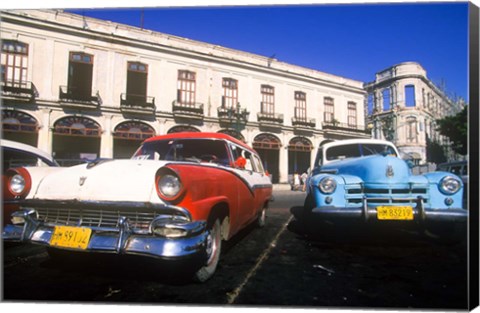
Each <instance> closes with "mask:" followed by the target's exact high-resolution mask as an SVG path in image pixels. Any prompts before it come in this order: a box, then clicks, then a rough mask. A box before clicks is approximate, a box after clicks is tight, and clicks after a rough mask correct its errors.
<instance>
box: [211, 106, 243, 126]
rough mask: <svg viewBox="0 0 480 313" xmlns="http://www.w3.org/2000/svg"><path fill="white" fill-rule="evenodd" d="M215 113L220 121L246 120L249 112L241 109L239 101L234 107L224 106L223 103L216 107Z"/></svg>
mask: <svg viewBox="0 0 480 313" xmlns="http://www.w3.org/2000/svg"><path fill="white" fill-rule="evenodd" d="M217 115H218V118H219V119H220V121H222V122H230V123H232V122H237V121H238V122H247V121H248V117H249V116H250V112H249V111H247V109H242V108H241V106H240V103H237V105H236V107H230V108H229V107H226V106H224V105H222V106H220V107H218V108H217Z"/></svg>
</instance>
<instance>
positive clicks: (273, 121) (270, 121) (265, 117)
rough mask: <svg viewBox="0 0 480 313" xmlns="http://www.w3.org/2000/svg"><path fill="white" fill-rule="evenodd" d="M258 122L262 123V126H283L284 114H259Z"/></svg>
mask: <svg viewBox="0 0 480 313" xmlns="http://www.w3.org/2000/svg"><path fill="white" fill-rule="evenodd" d="M257 120H258V122H259V123H260V126H270V127H271V126H275V127H278V126H282V125H283V114H280V113H264V112H259V113H257Z"/></svg>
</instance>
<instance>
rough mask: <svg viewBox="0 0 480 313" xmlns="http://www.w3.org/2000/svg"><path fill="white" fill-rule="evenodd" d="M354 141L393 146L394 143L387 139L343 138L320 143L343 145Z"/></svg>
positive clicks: (330, 145) (329, 145)
mask: <svg viewBox="0 0 480 313" xmlns="http://www.w3.org/2000/svg"><path fill="white" fill-rule="evenodd" d="M354 143H373V144H384V145H390V146H394V147H395V145H394V144H393V143H392V142H390V141H387V140H381V139H344V140H336V141H330V142H327V143H325V144H323V145H322V147H327V148H328V147H332V146H343V145H347V144H354Z"/></svg>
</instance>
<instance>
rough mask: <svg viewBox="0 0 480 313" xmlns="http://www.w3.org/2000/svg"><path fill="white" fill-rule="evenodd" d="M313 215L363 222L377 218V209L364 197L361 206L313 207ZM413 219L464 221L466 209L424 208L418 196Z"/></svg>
mask: <svg viewBox="0 0 480 313" xmlns="http://www.w3.org/2000/svg"><path fill="white" fill-rule="evenodd" d="M311 213H312V214H313V215H314V216H318V217H322V218H325V219H351V220H364V221H365V222H368V221H373V220H377V209H376V208H375V207H369V206H368V205H367V201H366V199H364V201H363V204H362V206H361V207H328V206H323V207H315V208H313V210H312V211H311ZM413 215H414V220H415V221H417V222H422V223H423V222H466V221H467V219H468V211H467V210H465V209H462V208H448V209H431V208H425V207H424V204H423V201H422V199H421V198H419V199H418V200H417V201H416V207H414V208H413Z"/></svg>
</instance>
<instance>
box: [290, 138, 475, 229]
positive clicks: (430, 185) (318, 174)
mask: <svg viewBox="0 0 480 313" xmlns="http://www.w3.org/2000/svg"><path fill="white" fill-rule="evenodd" d="M462 193H463V183H462V180H461V178H459V177H458V176H456V175H454V174H452V173H448V172H430V173H425V174H423V175H412V174H411V169H410V166H409V164H408V163H407V162H406V161H404V160H402V159H401V158H400V157H399V152H398V150H397V148H396V147H395V146H394V145H393V144H392V143H391V142H388V141H382V140H373V139H365V140H364V139H352V140H343V141H335V142H330V143H326V144H325V145H322V146H321V147H320V148H319V149H318V153H317V157H316V160H315V164H314V169H313V171H312V175H311V176H310V177H309V179H308V183H307V196H306V199H305V204H304V207H303V208H301V209H299V208H294V209H292V213H293V214H294V215H295V217H296V218H297V219H298V220H303V221H307V222H311V221H315V218H319V219H320V220H324V221H325V220H328V221H332V222H334V223H337V224H346V223H349V222H357V223H358V222H361V223H365V224H366V225H369V224H370V223H377V224H378V223H380V224H388V223H390V224H391V225H393V224H395V225H398V223H400V225H403V226H407V227H411V226H415V227H418V228H420V229H423V230H426V231H428V233H430V234H434V235H435V236H436V237H439V238H440V237H446V238H450V237H452V236H453V234H452V231H451V230H452V227H456V226H459V225H460V227H462V225H464V222H466V220H467V216H468V213H467V210H466V209H465V208H463V207H462ZM317 220H318V219H317ZM313 223H315V222H313Z"/></svg>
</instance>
